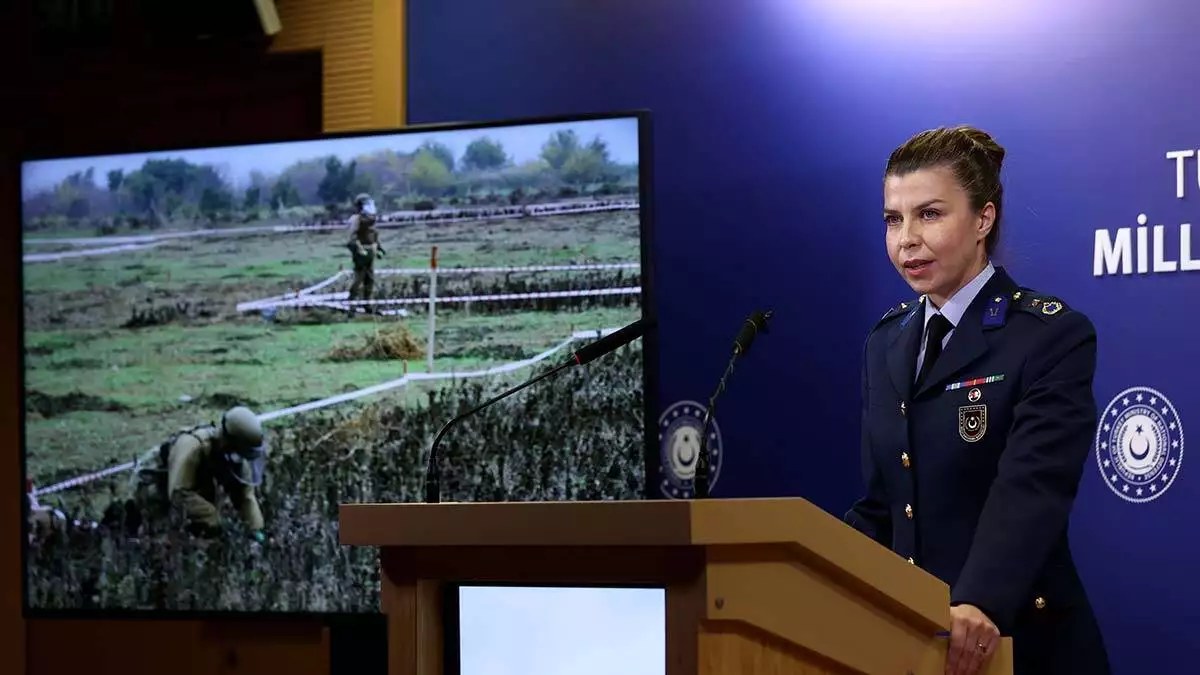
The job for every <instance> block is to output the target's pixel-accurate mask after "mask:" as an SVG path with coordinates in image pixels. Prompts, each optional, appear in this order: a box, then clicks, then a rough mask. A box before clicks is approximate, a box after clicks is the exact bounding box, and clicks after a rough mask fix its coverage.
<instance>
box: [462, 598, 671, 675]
mask: <svg viewBox="0 0 1200 675" xmlns="http://www.w3.org/2000/svg"><path fill="white" fill-rule="evenodd" d="M456 632H457V635H458V672H457V673H452V674H450V675H564V674H565V673H570V674H571V675H610V674H611V673H622V674H623V675H665V673H666V671H667V615H666V592H665V591H664V590H663V589H661V588H570V587H567V588H559V587H549V588H537V587H521V586H462V587H460V588H459V599H458V630H457V631H456Z"/></svg>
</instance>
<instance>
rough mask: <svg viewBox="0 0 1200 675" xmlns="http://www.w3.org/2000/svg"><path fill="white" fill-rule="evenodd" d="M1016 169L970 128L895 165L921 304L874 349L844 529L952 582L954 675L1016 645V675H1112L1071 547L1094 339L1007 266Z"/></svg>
mask: <svg viewBox="0 0 1200 675" xmlns="http://www.w3.org/2000/svg"><path fill="white" fill-rule="evenodd" d="M1003 159H1004V149H1003V148H1001V147H1000V146H999V145H997V144H996V143H995V141H994V140H992V138H991V137H990V136H988V135H987V134H986V133H984V132H982V131H979V130H977V129H974V128H971V127H957V128H939V129H934V130H930V131H926V132H922V133H920V134H918V135H916V136H914V137H913V138H912V139H910V140H909V141H907V142H906V143H905V144H904V145H902V146H901V147H899V148H897V149H896V150H895V151H894V152H893V153H892V155H891V157H890V159H889V160H888V164H887V169H886V171H885V178H884V220H885V225H886V242H887V249H888V254H889V257H890V258H891V261H892V263H893V265H894V266H895V267H896V269H897V271H898V272H899V273H900V274H901V276H902V277H903V278H904V279H905V281H907V282H908V284H909V286H910V287H912V289H913V290H914V291H915V292H917V293H919V294H921V295H920V297H919V298H917V299H916V300H912V301H908V302H903V303H900V304H899V305H897V306H896V307H893V308H892V309H891V310H890V311H888V312H887V313H886V314H884V316H883V317H882V318H881V319H880V321H879V323H878V325H876V326H875V328H874V329H873V330H872V331H871V333H870V335H869V336H868V338H867V341H866V345H865V348H864V367H863V380H862V396H863V412H862V466H863V473H864V479H865V483H866V492H865V495H864V496H863V497H861V498H860V499H859V500H858V501H857V502H855V504H854V506H853V508H851V509H850V511H849V512H847V513H846V515H845V520H846V522H847V523H849V524H850V525H852V526H853V527H855V528H856V529H858V530H859V531H860V532H862V533H864V534H866V535H867V536H869V537H872V538H873V539H875V540H876V541H877V542H879V543H880V544H882V545H884V546H887V547H889V548H890V549H892V550H893V551H895V552H896V553H898V554H899V555H900V556H903V558H904V559H906V560H907V561H908V562H909V563H912V564H914V565H919V566H920V567H921V568H923V569H924V570H926V571H928V572H930V573H931V574H933V575H935V576H937V577H938V578H940V579H942V580H943V581H945V582H946V583H947V584H948V585H949V586H950V588H951V596H950V600H951V607H950V615H951V626H952V629H951V631H950V636H949V639H950V646H949V651H948V653H947V664H946V673H947V675H969V674H972V673H976V672H979V671H980V669H981V667H982V665H983V664H984V663H985V661H986V660H987V658H988V656H989V655H990V654H991V653H992V652H993V651H994V650H995V648H996V646H997V644H998V642H999V639H1000V636H1001V635H1004V636H1011V637H1012V638H1013V648H1014V652H1015V654H1014V657H1015V661H1016V663H1015V671H1014V672H1015V673H1016V675H1036V674H1040V673H1046V674H1050V673H1054V674H1062V673H1073V674H1074V673H1078V674H1079V675H1085V674H1086V675H1106V674H1107V673H1108V672H1109V664H1108V657H1107V655H1106V651H1105V646H1104V641H1103V638H1102V636H1101V633H1100V629H1099V627H1098V625H1097V622H1096V619H1095V617H1094V615H1093V612H1092V608H1091V605H1090V603H1089V600H1088V597H1087V594H1086V592H1085V590H1084V585H1083V583H1082V582H1081V580H1080V577H1079V575H1078V573H1077V572H1076V568H1075V565H1074V563H1073V561H1072V557H1071V550H1070V547H1069V545H1068V538H1067V524H1068V520H1069V517H1070V514H1071V510H1072V506H1073V503H1074V500H1075V495H1076V493H1077V490H1078V485H1079V481H1080V477H1081V474H1082V471H1083V467H1084V464H1085V462H1086V461H1087V456H1088V453H1089V449H1090V446H1091V439H1092V435H1093V433H1094V432H1095V429H1096V424H1097V408H1096V403H1095V399H1094V396H1093V393H1092V379H1093V375H1094V371H1095V367H1096V333H1095V329H1094V328H1093V326H1092V323H1091V321H1090V320H1089V319H1088V318H1087V316H1085V315H1084V314H1083V313H1081V312H1079V311H1075V310H1072V309H1071V308H1070V307H1068V306H1067V305H1066V303H1065V302H1063V301H1062V300H1060V299H1058V298H1056V297H1052V296H1049V295H1045V294H1042V293H1038V292H1036V291H1032V290H1030V289H1028V288H1023V287H1021V286H1020V285H1018V284H1017V283H1016V282H1015V281H1014V280H1013V279H1012V278H1011V277H1010V276H1009V275H1008V274H1007V273H1006V272H1005V270H1004V269H1003V268H1002V267H996V266H994V265H993V264H992V262H991V256H992V254H993V252H994V250H995V246H996V242H997V241H998V239H999V233H1000V216H1001V205H1002V199H1001V197H1002V188H1001V183H1000V169H1001V165H1002V163H1003Z"/></svg>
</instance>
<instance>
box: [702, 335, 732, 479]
mask: <svg viewBox="0 0 1200 675" xmlns="http://www.w3.org/2000/svg"><path fill="white" fill-rule="evenodd" d="M735 363H737V359H730V361H729V365H728V366H726V368H725V374H724V375H722V376H721V381H720V382H718V383H717V389H716V391H714V392H713V394H712V396H710V397H709V399H708V407H707V408H705V410H704V426H703V429H702V430H701V432H700V455H699V456H698V457H696V479H695V483H696V484H695V490H694V492H695V498H696V499H708V435H709V433H710V432H711V429H712V421H713V413H714V412H715V411H716V407H717V397H718V396H720V395H721V394H722V393H723V392H724V391H725V383H726V382H728V381H729V376H730V375H733V366H734V364H735Z"/></svg>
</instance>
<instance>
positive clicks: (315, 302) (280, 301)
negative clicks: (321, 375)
mask: <svg viewBox="0 0 1200 675" xmlns="http://www.w3.org/2000/svg"><path fill="white" fill-rule="evenodd" d="M640 268H641V263H595V264H584V265H525V266H520V267H446V268H440V267H439V268H438V269H437V274H438V276H443V275H447V274H504V273H513V274H518V273H526V272H578V271H586V270H612V269H640ZM432 271H433V270H431V269H429V268H428V267H397V268H390V269H380V270H376V271H375V275H376V276H399V275H412V276H416V275H427V274H430V273H431V272H432ZM347 276H350V272H349V271H341V272H338V273H337V274H335V275H333V276H331V277H329V278H328V279H326V280H324V281H322V282H320V283H317V284H313V285H312V286H309V287H308V288H302V289H300V290H299V291H296V292H294V293H285V294H283V295H276V296H273V297H270V298H263V299H262V300H250V301H247V302H242V303H238V305H237V311H239V312H250V311H255V310H261V309H271V308H273V307H321V306H325V304H326V303H327V302H328V301H330V300H335V301H336V300H343V299H345V298H347V297H349V294H348V292H347V291H343V292H341V293H329V294H324V295H319V296H318V295H314V293H315V292H316V291H319V290H321V289H322V288H326V287H328V286H330V285H332V284H334V283H336V282H337V281H338V280H339V279H341V278H342V277H347ZM548 292H556V291H548ZM557 292H561V293H576V294H580V292H578V291H557ZM623 292H626V293H634V292H639V293H640V292H641V291H640V290H638V291H634V290H632V289H631V290H626V291H623ZM582 294H585V295H586V294H587V293H586V292H585V293H582ZM598 294H600V293H598ZM515 295H516V294H514V296H515ZM544 297H570V296H544ZM300 298H307V299H309V300H311V302H303V301H299V299H300ZM481 298H484V299H491V300H499V301H503V300H518V299H521V298H518V297H510V296H508V295H504V296H501V295H492V296H470V297H459V298H455V297H449V298H439V299H435V301H436V302H482V301H483V300H481ZM428 300H429V298H421V299H415V298H410V299H396V300H379V301H361V303H362V304H389V303H390V304H408V303H419V302H427V301H428Z"/></svg>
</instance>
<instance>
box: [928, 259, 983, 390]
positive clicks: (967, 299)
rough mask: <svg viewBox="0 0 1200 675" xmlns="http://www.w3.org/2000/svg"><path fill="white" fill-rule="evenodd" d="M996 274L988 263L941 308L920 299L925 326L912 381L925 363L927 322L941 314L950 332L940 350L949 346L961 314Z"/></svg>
mask: <svg viewBox="0 0 1200 675" xmlns="http://www.w3.org/2000/svg"><path fill="white" fill-rule="evenodd" d="M995 273H996V268H995V267H993V266H992V263H990V262H989V263H988V264H987V267H985V268H983V271H982V272H980V273H979V274H976V275H975V278H974V279H972V280H971V281H969V282H967V285H966V286H963V287H962V288H960V289H958V292H957V293H955V294H954V295H952V296H950V299H949V300H947V301H946V304H945V305H943V306H942V307H940V308H939V307H934V306H933V301H932V300H930V299H929V296H925V297H923V298H921V300H922V302H924V304H925V326H924V327H923V328H922V331H923V332H922V333H921V351H919V352H917V369H916V370H914V371H913V380H914V381H916V379H917V375H918V374H920V372H921V364H923V363H924V362H925V346H926V345H925V341H926V337H927V336H928V335H929V320H930V319H932V318H933V317H934V315H936V314H941V315H942V316H944V317H946V319H947V320H948V321H950V326H951V328H950V330H949V332H947V333H946V337H944V338H942V349H945V348H946V345H948V344H950V338H951V337H953V335H954V329H955V328H956V327H957V326H958V322H959V321H962V317H963V314H965V313H966V311H967V307H970V306H971V302H972V301H974V300H975V296H977V295H979V291H982V290H983V287H984V286H985V285H986V284H987V282H988V279H991V278H992V275H993V274H995Z"/></svg>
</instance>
